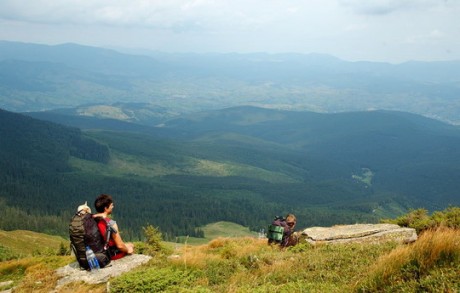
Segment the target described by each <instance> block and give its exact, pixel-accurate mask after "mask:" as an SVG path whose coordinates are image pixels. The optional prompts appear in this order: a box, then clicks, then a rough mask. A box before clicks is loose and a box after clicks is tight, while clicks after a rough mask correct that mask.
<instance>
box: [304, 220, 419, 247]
mask: <svg viewBox="0 0 460 293" xmlns="http://www.w3.org/2000/svg"><path fill="white" fill-rule="evenodd" d="M301 235H302V239H305V240H306V241H307V242H309V243H311V244H317V243H349V242H364V243H370V242H371V243H372V242H385V241H396V242H401V243H409V242H413V241H415V240H417V233H416V231H415V229H413V228H402V227H400V226H398V225H396V224H355V225H337V226H332V227H311V228H307V229H305V230H303V231H302V232H301Z"/></svg>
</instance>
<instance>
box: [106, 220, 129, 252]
mask: <svg viewBox="0 0 460 293" xmlns="http://www.w3.org/2000/svg"><path fill="white" fill-rule="evenodd" d="M113 228H115V231H117V232H116V233H112V236H111V237H112V239H113V241H114V242H115V245H116V246H117V248H118V249H119V250H120V251H122V252H125V253H127V254H132V253H133V252H134V245H133V244H132V243H125V242H124V241H123V239H121V236H120V233H118V231H120V230H119V229H118V225H117V223H114V224H113Z"/></svg>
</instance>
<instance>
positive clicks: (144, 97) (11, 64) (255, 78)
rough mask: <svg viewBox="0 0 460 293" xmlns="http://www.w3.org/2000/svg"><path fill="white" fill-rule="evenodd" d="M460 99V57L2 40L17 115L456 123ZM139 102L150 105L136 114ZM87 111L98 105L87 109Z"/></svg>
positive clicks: (1, 96) (2, 88)
mask: <svg viewBox="0 0 460 293" xmlns="http://www.w3.org/2000/svg"><path fill="white" fill-rule="evenodd" d="M147 54H148V55H147ZM459 96H460V61H450V62H407V63H402V64H388V63H376V62H347V61H343V60H340V59H337V58H335V57H332V56H328V55H320V54H309V55H302V54H263V53H258V54H172V53H171V54H167V53H158V52H151V53H149V52H147V53H146V54H145V55H131V54H124V53H120V52H116V51H114V50H109V49H103V48H95V47H87V46H81V45H77V44H63V45H56V46H46V45H38V44H26V43H17V42H6V41H0V108H3V109H6V110H10V111H16V112H26V111H41V110H55V109H57V108H66V109H70V108H78V109H79V110H81V112H80V115H88V116H96V117H104V116H110V115H119V114H120V111H121V112H122V113H123V114H124V115H125V116H120V115H119V116H118V118H117V117H115V116H114V117H111V118H117V119H129V120H130V121H133V120H137V121H141V122H142V123H157V122H159V121H163V120H164V119H169V118H171V117H175V116H178V115H181V114H184V113H193V112H197V111H206V110H213V109H221V108H226V107H233V106H241V105H252V106H258V107H266V108H274V109H286V110H298V111H304V110H309V111H314V112H330V113H332V112H348V111H363V110H369V109H385V110H397V111H404V112H411V113H417V114H421V115H424V116H428V117H433V118H436V119H440V120H443V121H446V122H450V123H456V124H458V123H460V99H458V97H459ZM139 103H142V104H144V105H147V106H146V108H147V109H149V111H147V112H141V111H136V112H133V111H131V109H130V108H131V105H133V104H139ZM95 105H96V106H98V107H95ZM101 106H107V107H114V108H117V110H116V111H115V112H113V113H112V112H110V111H107V109H106V108H104V107H101ZM89 107H90V108H91V111H86V110H84V109H88V108H89ZM150 114H153V117H150V116H149V115H150Z"/></svg>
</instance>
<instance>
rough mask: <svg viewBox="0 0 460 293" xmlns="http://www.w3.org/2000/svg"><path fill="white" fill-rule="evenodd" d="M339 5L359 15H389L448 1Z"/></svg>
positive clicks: (355, 0) (376, 0)
mask: <svg viewBox="0 0 460 293" xmlns="http://www.w3.org/2000/svg"><path fill="white" fill-rule="evenodd" d="M338 1H339V4H340V5H342V6H344V7H347V8H349V9H351V10H352V11H353V12H355V13H357V14H369V15H387V14H392V13H396V12H399V11H407V10H417V9H427V8H431V7H435V6H439V5H446V4H448V1H447V0H445V1H439V0H372V1H370V0H369V1H365V0H364V1H363V0H338Z"/></svg>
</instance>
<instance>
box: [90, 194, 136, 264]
mask: <svg viewBox="0 0 460 293" xmlns="http://www.w3.org/2000/svg"><path fill="white" fill-rule="evenodd" d="M94 206H95V208H96V211H97V212H98V214H95V215H94V217H101V218H102V220H100V221H99V222H98V227H99V231H100V232H101V234H102V236H103V237H106V230H107V229H111V233H110V239H109V242H108V246H109V247H108V252H109V255H110V259H111V260H116V259H120V258H122V257H124V256H125V255H127V254H132V253H133V252H134V244H132V243H125V242H123V239H122V238H121V236H120V233H119V229H118V225H117V223H116V222H115V221H114V220H112V219H110V218H109V217H108V216H109V215H110V214H112V210H113V207H114V204H113V200H112V197H111V196H110V195H107V194H101V195H100V196H98V197H97V198H96V200H95V202H94ZM104 241H107V239H104Z"/></svg>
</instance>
